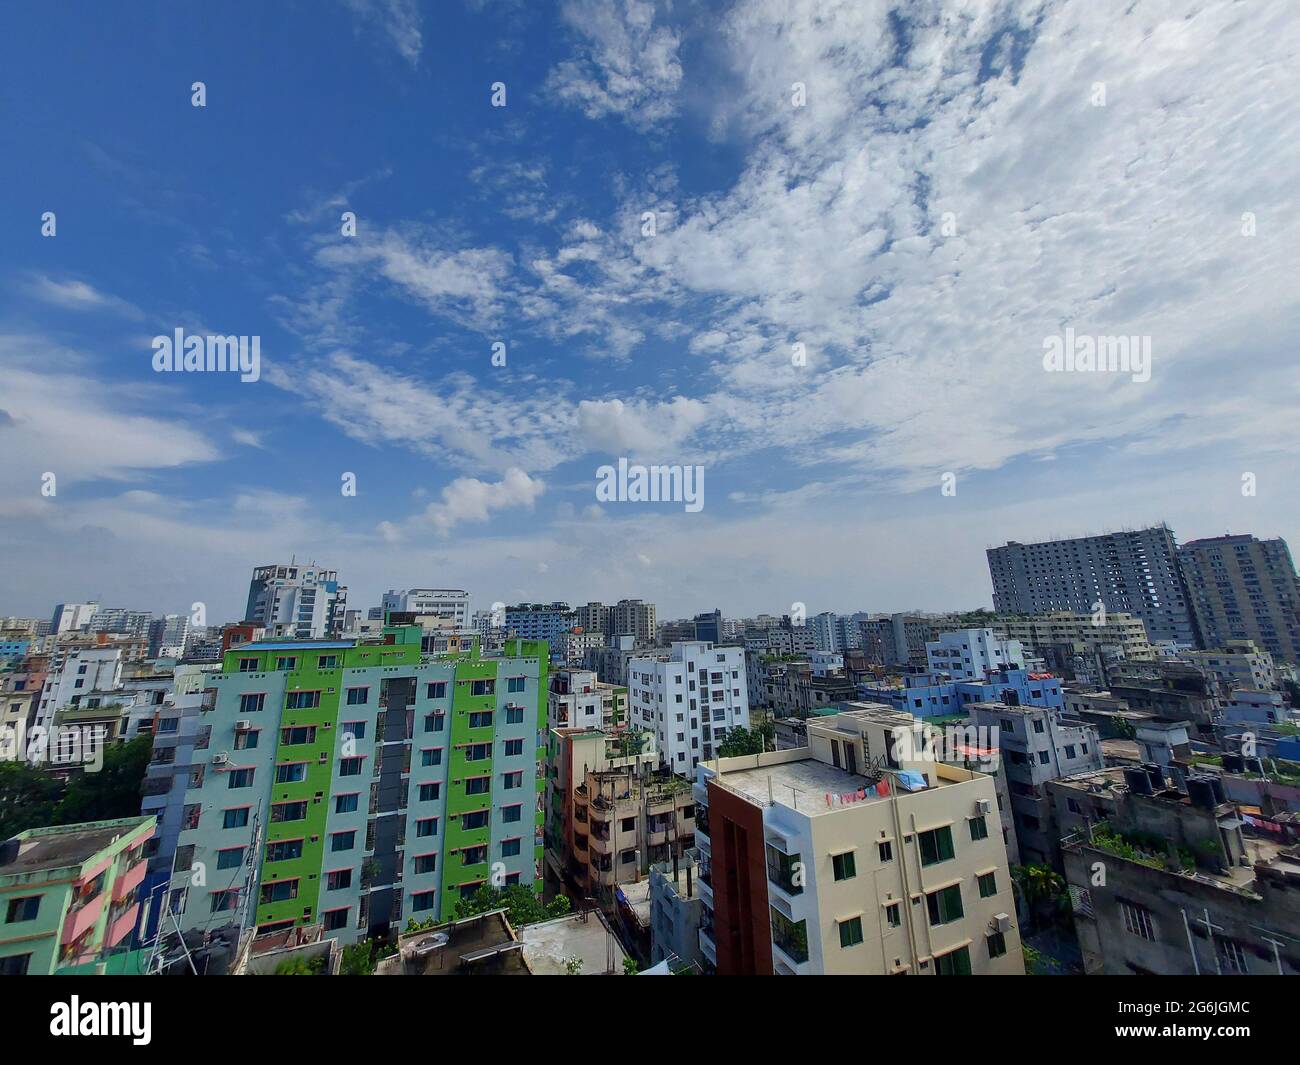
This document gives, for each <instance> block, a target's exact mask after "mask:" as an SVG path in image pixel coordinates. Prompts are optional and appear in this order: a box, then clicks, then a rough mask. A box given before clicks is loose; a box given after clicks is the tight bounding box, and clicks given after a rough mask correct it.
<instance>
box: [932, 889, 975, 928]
mask: <svg viewBox="0 0 1300 1065" xmlns="http://www.w3.org/2000/svg"><path fill="white" fill-rule="evenodd" d="M925 904H926V907H927V908H928V909H929V911H930V923H931V924H932V925H933V924H948V923H949V922H950V921H959V920H961V918H962V917H964V916H965V912H966V911H965V910H963V909H962V905H961V885H960V884H953V885H952V886H951V887H946V888H941V889H940V890H938V891H932V892H930V893H929V894H928V895H926V896H925Z"/></svg>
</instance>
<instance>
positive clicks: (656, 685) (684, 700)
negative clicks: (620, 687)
mask: <svg viewBox="0 0 1300 1065" xmlns="http://www.w3.org/2000/svg"><path fill="white" fill-rule="evenodd" d="M627 682H628V701H629V704H630V705H631V707H632V724H634V725H639V726H640V727H642V728H646V729H649V730H651V731H652V732H654V734H655V739H656V741H657V744H658V747H659V752H660V760H661V762H662V763H663V764H665V765H667V766H668V767H669V768H670V769H671V770H672V771H673V772H674V773H678V774H680V775H682V776H685V777H691V776H692V775H693V774H694V772H695V766H696V765H697V764H698V763H699V761H700V760H701V759H709V758H713V757H714V751H715V749H716V747H717V744H718V743H720V742H721V741H722V739H723V738H724V737H725V736H726V734H727V731H728V730H729V729H733V728H735V727H736V726H737V725H741V726H744V727H745V728H748V727H749V682H748V681H747V680H746V678H745V651H744V648H741V647H715V646H714V645H713V644H711V643H709V642H707V641H703V640H697V641H686V642H682V643H675V644H673V646H672V648H671V650H670V651H669V653H668V654H667V655H659V656H656V657H653V658H637V657H634V658H632V659H631V660H630V661H629V662H628V664H627Z"/></svg>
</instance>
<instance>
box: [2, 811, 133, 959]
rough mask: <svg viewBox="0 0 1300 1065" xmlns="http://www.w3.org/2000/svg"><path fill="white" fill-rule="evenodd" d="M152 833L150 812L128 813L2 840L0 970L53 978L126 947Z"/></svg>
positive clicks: (39, 830) (30, 831) (38, 829)
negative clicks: (148, 813) (123, 816)
mask: <svg viewBox="0 0 1300 1065" xmlns="http://www.w3.org/2000/svg"><path fill="white" fill-rule="evenodd" d="M153 834H154V819H153V818H152V817H126V818H122V819H120V820H117V821H89V822H84V823H82V824H76V825H60V826H57V827H55V828H33V829H29V830H28V831H26V832H20V833H18V835H16V836H14V837H13V838H12V839H9V840H7V841H5V842H3V843H0V976H23V975H27V974H31V975H42V976H48V975H50V974H51V973H55V972H59V971H61V970H71V969H74V968H76V967H78V966H91V965H94V964H98V963H104V962H106V961H107V960H108V959H109V958H110V957H111V956H112V955H113V954H114V953H115V952H116V951H119V950H126V949H128V948H129V947H130V946H131V945H132V939H133V936H134V933H135V928H136V923H137V920H138V918H139V914H140V903H139V899H138V897H137V896H138V889H139V887H140V883H141V881H143V880H144V876H145V872H146V870H147V869H148V865H149V862H148V859H147V858H146V857H145V855H144V847H145V843H146V842H147V841H148V840H149V839H150V838H151V837H152V836H153ZM84 971H90V970H89V969H86V970H84Z"/></svg>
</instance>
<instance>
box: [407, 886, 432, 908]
mask: <svg viewBox="0 0 1300 1065" xmlns="http://www.w3.org/2000/svg"><path fill="white" fill-rule="evenodd" d="M433 896H434V893H433V892H432V891H413V892H411V909H412V910H414V911H415V912H416V913H423V912H424V911H425V910H431V909H433V905H434V903H433Z"/></svg>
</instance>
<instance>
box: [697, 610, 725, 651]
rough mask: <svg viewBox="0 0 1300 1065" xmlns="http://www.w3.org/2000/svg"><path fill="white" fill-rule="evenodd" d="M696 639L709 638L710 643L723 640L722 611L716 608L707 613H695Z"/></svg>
mask: <svg viewBox="0 0 1300 1065" xmlns="http://www.w3.org/2000/svg"><path fill="white" fill-rule="evenodd" d="M693 638H694V639H696V640H707V641H708V642H709V643H721V642H722V611H721V610H714V611H712V612H710V613H707V614H696V615H695V635H694V637H693Z"/></svg>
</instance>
